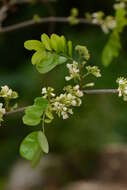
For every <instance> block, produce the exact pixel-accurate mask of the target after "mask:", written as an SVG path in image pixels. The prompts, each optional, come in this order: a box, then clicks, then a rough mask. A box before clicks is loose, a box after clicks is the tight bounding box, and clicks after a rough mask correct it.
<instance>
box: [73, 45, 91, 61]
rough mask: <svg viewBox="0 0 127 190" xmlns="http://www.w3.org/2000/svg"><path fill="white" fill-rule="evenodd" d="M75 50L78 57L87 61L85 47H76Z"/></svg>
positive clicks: (87, 55) (87, 54) (88, 55)
mask: <svg viewBox="0 0 127 190" xmlns="http://www.w3.org/2000/svg"><path fill="white" fill-rule="evenodd" d="M75 50H76V51H77V52H78V53H79V55H80V56H81V57H82V58H83V59H86V60H89V58H90V54H89V52H88V49H87V47H86V46H81V45H77V46H76V47H75Z"/></svg>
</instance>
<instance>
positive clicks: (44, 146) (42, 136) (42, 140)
mask: <svg viewBox="0 0 127 190" xmlns="http://www.w3.org/2000/svg"><path fill="white" fill-rule="evenodd" d="M38 142H39V144H40V147H41V149H42V151H43V152H45V153H48V152H49V144H48V141H47V138H46V136H45V134H44V133H43V132H42V131H39V132H38Z"/></svg>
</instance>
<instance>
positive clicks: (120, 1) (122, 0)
mask: <svg viewBox="0 0 127 190" xmlns="http://www.w3.org/2000/svg"><path fill="white" fill-rule="evenodd" d="M116 2H117V3H115V4H114V9H116V10H117V9H124V8H125V7H126V3H127V0H117V1H116Z"/></svg>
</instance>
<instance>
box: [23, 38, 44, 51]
mask: <svg viewBox="0 0 127 190" xmlns="http://www.w3.org/2000/svg"><path fill="white" fill-rule="evenodd" d="M24 47H25V48H26V49H28V50H35V51H38V50H44V46H43V44H42V42H40V41H38V40H28V41H26V42H25V43H24Z"/></svg>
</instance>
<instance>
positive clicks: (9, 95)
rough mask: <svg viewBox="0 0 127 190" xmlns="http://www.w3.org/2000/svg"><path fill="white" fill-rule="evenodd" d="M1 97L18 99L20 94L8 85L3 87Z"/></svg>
mask: <svg viewBox="0 0 127 190" xmlns="http://www.w3.org/2000/svg"><path fill="white" fill-rule="evenodd" d="M0 97H2V98H6V99H16V98H17V97H18V93H17V92H15V91H13V90H12V89H10V88H9V87H8V86H7V85H5V86H2V87H1V91H0Z"/></svg>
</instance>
